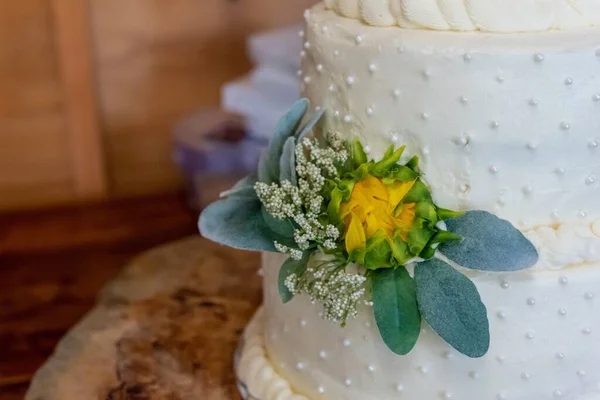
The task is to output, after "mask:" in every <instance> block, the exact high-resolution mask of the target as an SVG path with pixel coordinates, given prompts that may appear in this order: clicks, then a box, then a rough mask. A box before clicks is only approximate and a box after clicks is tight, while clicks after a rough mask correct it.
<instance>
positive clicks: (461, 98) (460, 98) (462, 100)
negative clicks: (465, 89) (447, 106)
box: [458, 96, 469, 104]
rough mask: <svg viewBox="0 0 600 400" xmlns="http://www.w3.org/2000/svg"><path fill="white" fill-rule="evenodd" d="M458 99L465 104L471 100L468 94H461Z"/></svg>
mask: <svg viewBox="0 0 600 400" xmlns="http://www.w3.org/2000/svg"><path fill="white" fill-rule="evenodd" d="M458 100H459V101H460V102H461V103H463V104H467V103H468V102H469V99H468V98H467V96H460V97H459V98H458Z"/></svg>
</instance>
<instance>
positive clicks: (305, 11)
mask: <svg viewBox="0 0 600 400" xmlns="http://www.w3.org/2000/svg"><path fill="white" fill-rule="evenodd" d="M309 17H310V10H309V9H308V8H307V9H306V10H304V18H309Z"/></svg>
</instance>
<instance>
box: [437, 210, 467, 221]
mask: <svg viewBox="0 0 600 400" xmlns="http://www.w3.org/2000/svg"><path fill="white" fill-rule="evenodd" d="M437 214H438V217H439V218H440V220H442V221H445V220H447V219H450V218H457V217H460V216H461V215H463V214H464V211H452V210H447V209H445V208H440V207H438V208H437Z"/></svg>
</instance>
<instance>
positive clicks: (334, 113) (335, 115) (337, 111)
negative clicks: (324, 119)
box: [333, 110, 340, 118]
mask: <svg viewBox="0 0 600 400" xmlns="http://www.w3.org/2000/svg"><path fill="white" fill-rule="evenodd" d="M333 116H334V117H336V118H339V117H340V111H339V110H335V111H334V112H333Z"/></svg>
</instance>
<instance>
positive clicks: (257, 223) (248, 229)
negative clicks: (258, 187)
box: [198, 196, 280, 252]
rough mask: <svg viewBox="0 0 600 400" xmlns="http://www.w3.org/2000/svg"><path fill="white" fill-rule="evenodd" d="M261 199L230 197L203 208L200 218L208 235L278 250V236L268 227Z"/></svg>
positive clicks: (243, 246) (240, 244)
mask: <svg viewBox="0 0 600 400" xmlns="http://www.w3.org/2000/svg"><path fill="white" fill-rule="evenodd" d="M261 209H262V204H261V203H260V201H259V200H258V199H254V200H248V199H246V198H239V197H235V196H234V197H229V198H227V199H224V200H220V201H217V202H215V203H213V204H211V205H209V206H208V207H206V208H205V209H204V211H203V212H202V214H201V215H200V219H199V221H198V228H199V229H200V233H201V234H202V236H204V237H205V238H207V239H210V240H212V241H214V242H217V243H220V244H224V245H226V246H229V247H233V248H236V249H241V250H252V251H270V252H276V251H277V250H276V249H275V246H274V244H273V241H274V240H279V239H280V238H279V236H278V235H277V234H275V233H274V232H273V231H272V230H271V229H269V227H268V225H267V224H266V222H265V220H264V218H263V215H262V211H261Z"/></svg>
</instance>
